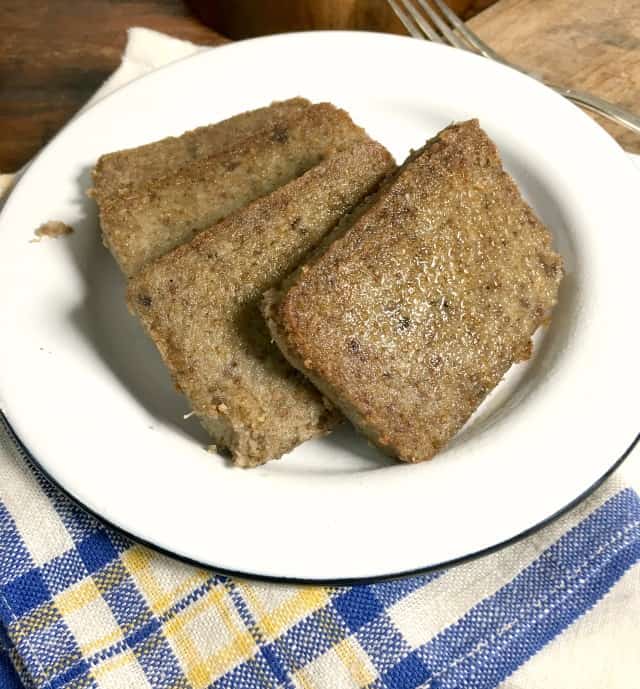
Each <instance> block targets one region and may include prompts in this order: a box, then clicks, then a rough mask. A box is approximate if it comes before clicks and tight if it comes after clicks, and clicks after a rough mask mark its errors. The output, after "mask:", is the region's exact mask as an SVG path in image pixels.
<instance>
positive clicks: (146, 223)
mask: <svg viewBox="0 0 640 689" xmlns="http://www.w3.org/2000/svg"><path fill="white" fill-rule="evenodd" d="M363 140H368V137H367V135H366V133H365V131H364V130H363V129H362V128H360V127H358V126H357V125H355V124H354V123H353V122H352V121H351V118H350V117H349V115H348V114H347V113H346V112H345V111H344V110H339V109H338V108H336V107H334V106H333V105H330V104H329V103H320V104H317V105H312V106H310V107H308V108H306V109H305V110H303V111H302V113H300V114H298V115H296V116H294V117H292V118H290V120H289V121H288V122H286V123H285V122H284V121H283V122H281V123H280V124H278V125H276V126H274V127H273V128H271V129H268V130H265V131H262V132H260V133H259V134H257V135H255V136H252V137H250V138H248V139H245V140H244V141H243V142H241V143H240V144H238V145H237V146H236V147H234V148H232V149H227V150H225V151H224V152H222V153H221V154H219V155H215V156H210V157H208V158H202V159H200V160H196V161H194V162H192V163H190V164H189V165H186V166H184V167H181V168H180V169H179V170H178V171H176V172H172V173H171V174H169V175H166V176H163V177H159V178H155V179H152V180H150V181H148V182H147V183H146V184H145V185H144V186H142V187H141V188H140V189H136V190H133V191H131V192H128V193H126V194H120V195H118V196H115V197H111V198H109V199H108V200H107V201H105V202H102V203H101V205H100V223H101V226H102V232H103V238H104V240H105V243H106V244H107V246H108V247H109V248H110V249H111V251H112V253H113V254H114V256H115V257H116V259H117V260H118V263H119V264H120V266H121V268H122V269H123V271H124V272H125V273H126V274H127V275H133V274H134V273H135V272H137V271H138V270H139V269H140V268H141V267H142V266H143V265H144V264H146V263H148V262H149V261H151V260H153V259H155V258H158V257H159V256H162V255H163V254H165V253H167V252H168V251H170V250H171V249H173V248H174V247H176V246H178V245H180V244H182V243H184V242H188V241H190V240H191V239H192V238H193V237H194V236H195V235H196V234H197V233H198V232H199V231H201V230H203V229H205V228H208V227H210V226H211V225H213V224H214V223H216V222H218V221H219V220H221V219H222V218H224V217H226V216H227V215H229V214H230V213H233V212H234V211H237V210H238V209H240V208H242V207H243V206H246V205H247V204H248V203H250V202H251V201H253V200H255V199H256V198H259V197H261V196H264V195H265V194H268V193H270V192H271V191H273V190H274V189H277V188H278V187H280V186H281V185H283V184H286V183H287V182H289V181H291V180H292V179H295V178H296V177H298V176H299V175H301V174H302V173H304V172H305V171H306V170H308V169H309V168H311V167H312V166H314V165H316V164H317V163H319V162H320V161H321V160H322V159H324V158H325V157H326V156H328V155H331V154H332V153H333V152H335V151H339V150H343V149H344V148H346V147H348V146H351V145H352V144H353V143H355V142H358V141H363Z"/></svg>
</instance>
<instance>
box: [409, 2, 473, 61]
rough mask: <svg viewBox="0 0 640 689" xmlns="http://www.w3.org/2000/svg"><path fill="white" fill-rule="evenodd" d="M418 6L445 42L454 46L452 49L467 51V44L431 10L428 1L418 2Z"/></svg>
mask: <svg viewBox="0 0 640 689" xmlns="http://www.w3.org/2000/svg"><path fill="white" fill-rule="evenodd" d="M418 4H419V5H420V7H422V9H423V10H424V11H425V12H426V13H427V15H428V16H429V19H430V20H431V21H432V22H433V23H434V24H435V25H436V27H437V28H438V29H439V30H440V33H441V34H442V35H443V36H444V37H445V38H446V39H447V41H448V42H449V43H450V44H451V45H452V46H454V48H461V49H462V50H469V49H470V48H469V44H468V43H467V42H466V41H464V40H462V39H461V38H460V37H459V36H457V35H456V34H455V33H454V32H453V31H452V30H451V29H450V27H449V25H448V24H447V23H446V22H445V21H444V19H442V17H441V16H440V14H439V13H438V12H437V11H436V10H434V9H433V7H432V6H431V5H430V4H429V2H428V0H418Z"/></svg>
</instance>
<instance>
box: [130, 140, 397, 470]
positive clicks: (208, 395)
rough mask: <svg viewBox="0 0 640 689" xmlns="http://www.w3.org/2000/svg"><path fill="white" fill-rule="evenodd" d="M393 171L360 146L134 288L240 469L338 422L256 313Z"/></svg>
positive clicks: (158, 265) (375, 151) (184, 387)
mask: <svg viewBox="0 0 640 689" xmlns="http://www.w3.org/2000/svg"><path fill="white" fill-rule="evenodd" d="M393 166H394V163H393V159H392V158H391V156H390V154H389V153H388V152H387V151H386V150H385V149H384V148H383V147H382V146H381V145H380V144H377V143H375V142H366V143H361V144H357V145H355V146H353V147H352V148H350V149H348V150H346V151H344V152H341V153H338V154H336V155H335V156H332V157H330V158H328V159H327V160H325V161H324V162H322V163H320V164H319V165H317V166H316V167H314V168H312V169H311V170H309V171H308V172H307V173H305V174H304V175H302V176H301V177H299V178H298V179H296V180H294V181H291V182H289V183H288V184H287V185H285V186H283V187H281V188H280V189H278V190H277V191H275V192H273V193H272V194H270V195H269V196H266V197H263V198H262V199H259V200H257V201H255V202H254V203H252V204H251V205H250V206H248V207H247V208H245V209H243V210H242V211H241V212H239V213H236V214H234V215H233V216H230V217H229V218H226V219H225V220H223V221H222V222H220V223H219V224H218V225H216V226H215V227H214V228H213V229H211V230H208V231H206V232H202V233H201V234H200V235H198V236H197V237H196V238H195V239H194V240H193V241H192V242H191V243H190V244H184V245H182V246H180V247H178V248H177V249H175V250H174V251H172V252H171V253H169V254H167V255H166V256H163V257H162V258H160V259H158V260H156V261H154V262H153V263H151V264H150V265H149V266H147V267H146V268H145V269H143V270H142V271H141V272H140V273H138V274H137V275H136V276H135V277H134V278H133V279H132V280H131V281H130V287H129V292H128V302H129V305H130V308H131V309H132V311H134V312H135V313H136V314H137V315H138V316H139V317H140V319H141V320H142V323H143V324H144V326H145V328H146V330H147V332H148V333H149V335H150V336H151V338H152V339H153V341H154V342H155V344H156V345H157V347H158V349H159V350H160V353H161V354H162V356H163V358H164V361H165V363H166V365H167V366H168V368H169V370H170V371H171V374H172V376H173V379H174V381H175V383H176V386H177V387H178V389H179V390H181V391H182V392H184V394H185V395H187V397H188V398H189V401H190V402H191V405H192V408H193V410H194V411H195V413H196V414H197V415H198V417H199V418H200V420H201V421H202V423H203V425H204V426H205V428H206V429H207V430H208V431H209V432H210V434H211V435H212V436H213V439H214V442H215V443H216V444H217V446H219V447H226V448H228V449H229V450H230V451H231V454H232V456H233V459H234V461H235V463H236V464H238V465H240V466H245V467H247V466H254V465H257V464H261V463H263V462H266V461H267V460H269V459H274V458H277V457H279V456H281V455H282V454H283V453H285V452H288V451H289V450H291V449H292V448H294V447H295V446H296V445H298V444H299V443H301V442H303V441H304V440H307V439H309V438H312V437H314V436H317V435H321V434H324V433H326V432H327V431H328V430H329V429H330V428H331V427H332V426H333V425H334V424H335V422H336V421H337V419H338V418H339V416H340V415H339V414H337V413H336V412H335V410H334V409H333V407H332V406H331V405H329V404H327V403H325V401H324V400H323V397H322V395H320V393H318V391H317V390H316V389H315V388H314V387H313V386H312V385H310V384H309V382H308V381H307V380H306V379H304V377H303V376H301V375H300V374H299V373H298V372H297V371H296V370H295V369H293V368H292V367H291V366H290V365H289V364H288V363H287V362H286V361H285V359H284V357H283V356H282V354H281V353H280V352H279V350H278V348H277V347H276V346H275V345H274V344H273V343H272V341H271V336H270V335H269V331H268V330H267V326H266V324H265V322H264V319H263V318H262V315H261V314H260V310H259V303H260V300H261V296H262V292H263V291H264V290H266V289H269V288H271V287H273V286H274V285H276V284H277V283H278V282H279V281H280V280H281V279H282V278H283V277H284V276H285V275H287V274H288V273H289V272H290V271H291V270H293V269H294V268H295V266H296V265H297V264H298V262H299V261H300V260H301V259H302V258H303V256H304V255H305V253H306V252H307V251H309V250H310V249H311V248H312V247H314V246H315V245H316V244H317V243H318V242H319V241H320V240H321V239H322V237H323V236H324V235H325V234H326V233H327V232H328V231H329V230H330V229H331V227H332V226H333V225H334V224H335V223H336V222H337V221H338V219H339V218H340V217H341V216H342V215H343V214H344V213H347V212H348V211H349V210H350V209H351V208H352V207H353V206H354V205H355V204H357V203H358V202H359V201H360V199H361V198H362V197H364V196H365V195H366V194H368V193H369V192H370V191H371V190H372V188H374V187H375V186H376V185H377V184H378V183H379V181H380V180H381V178H382V177H383V176H384V175H385V174H387V173H388V172H389V171H390V170H391V169H393Z"/></svg>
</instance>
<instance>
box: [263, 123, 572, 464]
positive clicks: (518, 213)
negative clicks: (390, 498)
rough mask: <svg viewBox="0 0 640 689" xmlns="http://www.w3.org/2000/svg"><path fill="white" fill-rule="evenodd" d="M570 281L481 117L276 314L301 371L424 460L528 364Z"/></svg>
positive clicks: (276, 305)
mask: <svg viewBox="0 0 640 689" xmlns="http://www.w3.org/2000/svg"><path fill="white" fill-rule="evenodd" d="M562 272H563V271H562V260H561V258H560V256H558V255H557V254H556V253H554V252H553V251H552V249H551V236H550V234H549V232H548V231H547V229H546V228H545V227H544V225H542V223H541V222H540V221H539V220H538V218H537V217H536V216H535V215H534V213H533V211H532V210H531V208H530V207H529V206H528V205H527V203H526V202H525V201H524V200H523V199H522V197H521V196H520V193H519V191H518V189H517V187H516V185H515V183H514V182H513V180H512V179H511V177H509V175H508V174H507V173H506V172H504V170H503V169H502V165H501V162H500V158H499V155H498V152H497V150H496V147H495V145H494V144H493V143H492V142H491V140H490V139H489V138H488V137H487V135H486V134H485V133H484V132H483V131H482V129H481V128H480V126H479V124H478V122H477V120H472V121H469V122H464V123H461V124H456V125H452V126H450V127H448V128H447V129H445V130H444V131H442V132H441V133H440V134H439V135H438V136H437V137H436V138H435V139H433V140H431V141H429V142H428V143H427V145H426V146H425V147H424V148H423V149H422V150H421V151H418V152H417V153H415V154H413V155H412V156H411V157H410V158H409V160H408V161H407V163H406V164H405V165H404V166H403V168H402V169H401V171H400V172H399V174H398V176H397V177H396V178H395V179H394V180H393V181H392V182H391V183H390V184H389V185H388V186H387V187H386V188H385V189H384V190H383V191H382V192H381V193H380V195H379V197H378V198H377V199H376V200H375V202H374V203H373V204H372V205H371V206H370V207H369V208H368V209H367V210H366V211H365V212H364V213H363V214H362V215H361V216H360V217H359V218H358V219H357V220H356V221H355V222H354V224H353V225H352V226H351V227H349V228H348V229H347V230H346V232H344V233H343V234H342V235H341V236H340V237H339V238H337V239H336V241H334V242H333V243H332V244H331V245H330V246H329V248H328V249H327V250H326V251H325V252H324V253H323V254H321V255H320V256H318V257H314V258H313V260H312V261H310V263H309V264H308V265H306V266H303V267H302V268H301V269H300V270H299V271H297V272H296V273H295V274H294V275H293V276H291V277H290V278H289V279H288V280H287V281H285V284H284V286H283V288H282V290H281V291H279V292H276V291H274V292H271V293H269V294H267V295H266V297H265V305H264V309H265V315H266V316H267V318H268V321H269V325H270V328H271V332H272V334H273V336H274V338H275V340H276V342H277V343H278V345H279V346H280V348H281V350H282V351H283V352H284V353H285V354H286V356H287V358H288V359H289V361H290V362H291V363H292V364H293V365H294V366H296V367H297V368H298V369H299V370H300V371H302V372H303V373H305V375H307V376H308V377H309V379H310V380H311V381H312V382H314V383H315V384H316V386H317V387H318V388H319V389H320V390H321V391H322V392H324V394H325V395H326V396H327V397H328V398H329V399H330V400H332V401H333V402H334V403H335V404H336V405H337V406H338V407H339V408H340V409H341V410H342V411H343V412H344V414H345V415H346V416H347V417H348V418H349V419H350V420H351V421H352V422H353V423H354V424H355V425H356V426H357V427H358V428H359V429H360V430H361V431H362V432H363V433H365V434H366V435H367V436H368V437H369V438H370V439H371V440H373V441H374V442H375V443H376V444H377V445H378V446H380V447H381V448H382V449H383V450H385V451H386V452H388V453H389V454H391V455H394V456H396V457H397V458H399V459H401V460H403V461H407V462H418V461H422V460H425V459H430V458H431V457H433V455H434V454H435V453H436V452H437V451H438V450H439V449H440V448H442V447H443V446H444V445H445V444H446V443H447V442H448V441H449V440H450V439H451V437H452V436H453V435H454V434H455V433H456V432H457V431H458V430H459V429H460V428H461V427H462V425H463V424H464V423H465V422H466V421H467V419H468V418H469V416H470V415H471V414H472V413H473V411H474V410H475V409H476V408H477V407H478V405H479V404H480V403H481V402H482V400H483V399H484V398H485V397H486V395H487V394H488V393H489V391H490V390H492V388H494V387H495V386H496V385H497V384H498V382H499V381H500V380H501V378H502V377H503V376H504V374H505V373H506V371H507V370H508V369H509V367H510V366H511V365H512V364H513V363H514V362H517V361H519V360H522V359H523V358H526V357H527V356H528V352H529V351H530V346H531V345H530V338H531V336H532V334H533V333H534V331H535V330H536V329H537V328H538V326H539V325H540V324H541V323H543V321H544V320H545V318H546V317H547V314H548V313H549V310H550V309H551V308H552V306H553V305H554V304H555V302H556V297H557V291H558V285H559V282H560V280H561V277H562Z"/></svg>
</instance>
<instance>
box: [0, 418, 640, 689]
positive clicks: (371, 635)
mask: <svg viewBox="0 0 640 689" xmlns="http://www.w3.org/2000/svg"><path fill="white" fill-rule="evenodd" d="M5 430H6V429H5ZM0 434H2V439H1V440H2V442H1V443H0V450H4V451H3V452H2V453H0V688H1V689H9V688H11V689H13V688H15V689H18V688H21V687H42V688H47V689H63V688H64V689H71V688H73V689H80V688H83V687H95V688H99V689H120V688H122V689H125V688H130V687H131V688H135V689H137V688H139V687H154V688H157V689H178V688H180V689H187V688H193V689H203V688H205V687H212V688H215V689H245V688H246V689H273V688H280V687H281V688H283V689H285V688H286V689H294V688H296V689H297V688H299V689H329V688H330V689H337V688H339V687H359V688H364V687H368V688H370V689H383V688H384V689H414V688H416V687H428V688H430V689H454V688H456V689H458V688H460V689H462V688H464V689H473V688H477V689H489V688H490V687H496V686H498V685H499V683H500V682H501V681H502V680H503V679H504V678H505V677H507V676H508V675H510V674H511V673H512V672H513V671H514V670H516V669H517V668H518V667H519V666H520V665H521V664H522V663H524V662H525V661H526V660H527V659H528V658H530V657H531V656H532V655H534V654H535V653H536V652H538V651H539V650H540V649H541V648H542V647H543V646H544V645H545V644H546V643H547V642H549V641H550V640H551V639H553V638H554V637H555V636H556V635H558V634H560V633H561V632H562V631H563V630H564V629H565V628H566V627H568V626H569V625H571V623H572V622H573V621H574V620H576V619H577V618H578V617H580V616H581V615H582V614H583V613H585V612H586V611H587V610H589V608H591V607H592V606H594V605H595V604H596V603H597V602H598V601H599V599H600V598H601V597H602V596H603V595H604V594H605V593H606V592H607V591H608V590H609V589H610V588H611V587H612V586H613V585H614V584H615V583H616V581H618V579H620V577H622V575H623V574H624V573H625V571H626V570H628V569H629V568H630V567H631V566H632V565H634V563H636V562H637V561H638V560H639V559H640V501H639V499H638V496H637V494H636V493H635V492H634V491H632V490H630V489H621V488H618V487H617V486H616V485H615V484H611V483H610V484H609V485H608V487H606V488H605V489H601V490H600V491H598V493H597V494H596V495H594V496H592V497H591V498H590V499H589V500H588V501H587V502H586V503H583V505H582V506H581V507H580V508H578V509H577V510H574V512H573V513H571V514H570V515H568V516H565V517H563V518H562V519H561V520H559V521H557V522H555V523H554V524H552V525H551V526H549V527H547V528H546V529H545V530H543V531H542V532H540V533H538V534H537V535H535V536H533V537H530V538H528V539H525V540H523V541H521V542H520V543H517V544H515V545H513V546H511V547H510V548H508V549H506V550H503V551H501V552H498V553H494V554H492V555H490V556H488V557H485V558H482V559H479V560H477V561H475V562H471V563H469V564H466V565H463V566H460V567H456V568H452V569H451V570H448V571H443V572H437V573H431V574H427V575H423V576H417V577H413V578H409V579H403V580H398V581H389V582H384V583H378V584H373V585H363V586H353V587H302V586H284V585H275V584H262V583H255V582H248V581H241V580H237V579H233V578H229V577H224V576H218V575H215V574H213V573H211V572H208V571H205V570H203V569H199V568H196V567H191V566H188V565H185V564H182V563H180V562H177V561H175V560H172V559H170V558H167V557H164V556H162V555H160V554H158V553H156V552H154V551H153V550H150V549H148V548H146V547H142V546H140V545H138V544H136V543H133V542H131V541H130V540H128V539H127V538H124V537H123V536H122V535H120V534H118V533H116V532H115V531H113V530H111V529H109V528H107V527H106V526H105V525H103V524H101V523H100V522H99V521H97V520H96V519H94V518H93V517H91V516H89V515H88V514H87V513H86V512H84V511H83V510H81V509H79V508H78V507H76V506H75V505H74V504H72V503H71V502H70V501H69V500H68V499H67V498H66V497H65V496H64V495H62V494H61V493H60V492H59V491H58V490H57V489H56V488H54V487H53V486H51V485H50V484H49V483H48V482H47V481H46V479H45V478H43V476H42V475H41V474H40V473H39V471H38V470H37V469H36V468H35V467H34V466H33V465H32V464H31V463H30V461H29V460H28V459H27V458H26V457H24V456H21V455H20V453H18V452H16V451H15V450H13V451H11V449H10V440H9V439H8V436H7V434H6V433H4V432H3V430H2V429H0ZM212 528H224V524H223V523H221V522H217V523H216V522H214V523H213V524H212ZM398 537H399V538H402V534H398ZM415 545H416V547H417V548H419V547H420V544H419V543H416V544H415Z"/></svg>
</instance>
